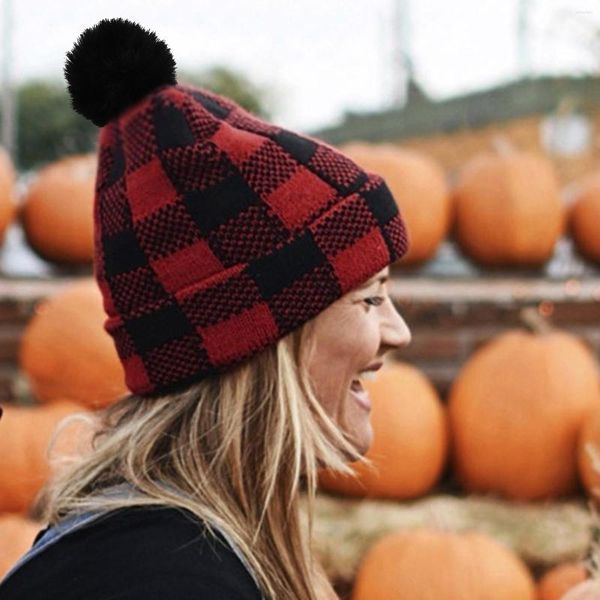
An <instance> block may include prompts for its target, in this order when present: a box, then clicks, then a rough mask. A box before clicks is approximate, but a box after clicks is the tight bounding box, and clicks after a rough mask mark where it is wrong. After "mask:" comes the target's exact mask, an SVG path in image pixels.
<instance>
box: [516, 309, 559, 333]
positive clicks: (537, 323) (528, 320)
mask: <svg viewBox="0 0 600 600" xmlns="http://www.w3.org/2000/svg"><path fill="white" fill-rule="evenodd" d="M519 317H520V319H521V321H523V323H524V324H525V325H526V326H527V327H529V329H530V330H531V331H532V332H533V333H539V334H545V333H551V332H552V331H554V327H552V325H551V324H550V323H549V322H548V320H547V319H545V318H544V317H543V316H542V315H540V313H539V312H538V310H537V308H535V307H534V306H526V307H524V308H522V309H521V311H520V313H519Z"/></svg>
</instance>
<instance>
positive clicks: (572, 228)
mask: <svg viewBox="0 0 600 600" xmlns="http://www.w3.org/2000/svg"><path fill="white" fill-rule="evenodd" d="M571 201H572V205H571V208H570V211H569V232H570V234H571V237H572V239H573V241H574V242H575V247H576V248H577V250H578V251H579V252H580V253H581V255H582V256H584V257H585V258H587V259H589V260H592V261H595V262H600V229H598V223H599V222H600V173H594V174H593V175H590V176H588V177H586V178H585V179H582V180H581V181H579V182H577V186H576V190H575V191H574V192H573V197H572V199H571Z"/></svg>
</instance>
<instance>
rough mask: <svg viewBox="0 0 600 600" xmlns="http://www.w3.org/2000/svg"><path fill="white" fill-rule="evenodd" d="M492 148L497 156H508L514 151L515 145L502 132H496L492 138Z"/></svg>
mask: <svg viewBox="0 0 600 600" xmlns="http://www.w3.org/2000/svg"><path fill="white" fill-rule="evenodd" d="M492 148H493V149H494V150H495V152H496V154H498V155H499V156H510V155H511V154H514V153H515V146H514V144H513V143H512V142H511V141H510V139H509V138H508V136H507V135H506V134H503V133H497V134H496V135H494V137H493V138H492Z"/></svg>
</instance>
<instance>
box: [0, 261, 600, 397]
mask: <svg viewBox="0 0 600 600" xmlns="http://www.w3.org/2000/svg"><path fill="white" fill-rule="evenodd" d="M71 280H72V278H62V279H52V280H46V281H45V280H33V279H31V280H27V279H22V280H7V279H3V280H1V281H0V402H3V401H7V400H15V399H20V398H21V397H22V396H26V393H27V383H26V381H25V380H24V379H23V377H22V376H20V375H19V369H18V347H19V339H20V335H21V333H22V331H23V328H24V327H25V325H26V323H27V321H28V320H29V318H31V316H32V314H33V311H34V308H35V304H36V302H37V301H38V300H39V299H41V298H43V297H45V296H47V295H49V294H52V293H55V292H56V291H58V290H59V289H60V288H61V287H63V286H64V285H66V284H67V283H69V282H70V281H71ZM389 290H390V294H391V296H392V299H393V301H394V303H395V305H396V307H397V308H398V310H399V311H400V313H401V314H402V316H403V317H404V319H405V320H406V322H407V324H408V326H409V327H410V329H411V332H412V341H411V344H410V345H409V346H408V347H406V348H403V349H402V350H400V351H398V352H396V353H395V354H394V355H393V357H394V358H396V359H399V360H405V361H408V362H410V363H411V364H414V365H416V366H417V367H419V368H420V369H422V370H423V371H424V373H425V374H426V375H427V376H428V377H429V378H430V379H431V380H432V382H433V383H434V385H435V386H436V388H437V389H438V391H439V393H440V394H441V396H442V397H443V398H444V399H445V398H446V397H447V392H448V389H449V386H450V384H451V383H452V380H453V378H454V377H455V375H456V373H457V371H458V370H459V369H460V367H461V366H462V365H463V364H464V362H465V361H466V360H467V358H468V356H469V355H470V354H471V353H472V352H473V351H474V350H475V349H476V348H478V347H479V346H480V345H481V344H483V343H485V342H487V341H488V340H490V339H491V338H492V337H493V336H494V335H497V334H499V333H501V332H503V331H506V330H507V329H509V328H512V327H518V326H522V322H521V320H520V317H519V313H520V311H521V309H522V308H523V307H525V306H535V307H537V308H538V311H539V312H540V313H541V314H544V315H547V316H548V317H549V319H550V320H551V322H552V323H553V324H554V325H555V326H556V327H560V328H562V329H564V330H567V331H569V332H571V333H573V334H575V335H578V336H580V337H581V338H582V339H583V340H584V342H585V343H586V344H588V345H589V347H590V348H591V349H593V351H594V352H595V353H596V355H597V356H598V353H599V352H600V277H588V278H585V279H574V278H572V279H568V280H564V281H552V280H548V279H545V278H536V277H527V278H525V277H494V278H491V277H488V278H476V279H467V278H464V279H453V280H444V279H440V278H431V277H430V278H428V277H418V278H415V277H413V278H411V277H406V276H405V275H404V274H403V273H402V272H401V271H398V270H396V268H393V269H392V279H391V282H390V285H389Z"/></svg>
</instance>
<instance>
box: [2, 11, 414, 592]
mask: <svg viewBox="0 0 600 600" xmlns="http://www.w3.org/2000/svg"><path fill="white" fill-rule="evenodd" d="M65 74H66V78H67V81H68V83H69V90H70V92H71V96H72V100H73V106H74V108H75V109H76V110H78V111H79V112H81V113H82V114H84V115H85V116H86V117H87V118H89V119H91V120H92V121H93V122H94V123H96V124H97V125H99V126H100V127H102V129H101V132H100V144H99V167H98V178H97V185H96V203H95V209H94V216H95V248H96V254H95V258H94V274H95V276H96V278H97V281H98V285H99V287H100V290H101V292H102V294H103V298H104V307H105V310H106V312H107V320H106V324H105V327H106V330H107V331H108V332H109V333H110V334H111V335H112V336H113V338H114V341H115V345H116V348H117V351H118V354H119V357H120V359H121V361H122V364H123V367H124V371H125V377H126V383H127V385H128V388H129V389H130V391H131V394H130V395H129V396H127V397H125V398H123V399H121V400H120V401H119V402H117V403H115V404H114V405H112V406H111V407H109V408H107V409H106V410H105V411H103V412H100V413H98V414H97V417H98V418H99V419H100V420H101V421H100V426H99V429H98V431H97V432H96V434H95V436H94V440H93V448H92V449H91V450H90V451H89V452H87V453H85V455H84V456H83V457H81V458H80V459H79V460H78V462H77V463H76V464H74V465H72V466H71V467H69V469H63V470H62V471H61V473H60V475H59V476H57V477H56V478H55V479H54V480H53V481H52V482H51V483H50V484H49V485H48V486H47V488H46V489H45V490H44V494H43V496H42V498H41V499H40V504H39V506H40V509H41V510H43V513H42V518H43V519H44V521H45V522H48V524H49V526H48V528H46V529H45V530H43V531H42V532H40V534H39V535H38V537H37V538H36V544H35V545H34V547H33V548H32V550H30V552H29V553H28V554H27V555H25V557H23V559H22V560H21V561H20V562H19V563H18V564H17V565H16V566H15V568H14V569H13V570H12V571H11V572H10V573H9V574H8V575H7V577H6V578H5V579H4V581H3V582H2V584H0V597H1V598H2V599H3V600H11V599H13V598H27V599H28V600H36V599H38V598H40V599H41V598H44V599H45V600H49V599H51V598H57V599H58V598H61V600H64V599H65V598H77V599H81V598H85V599H86V600H96V599H97V600H100V598H106V599H108V598H111V599H117V598H123V599H125V598H126V599H129V600H135V599H138V598H139V599H140V600H141V599H142V598H144V600H148V598H161V599H164V598H174V599H178V600H184V599H187V598H189V599H192V598H194V599H200V598H210V599H212V598H219V599H224V600H228V599H230V600H233V599H248V600H249V599H258V598H276V599H285V600H287V599H301V600H317V599H323V598H331V597H335V593H334V592H333V589H332V587H331V585H330V584H329V582H327V580H326V578H325V576H324V574H323V572H322V569H321V568H320V567H319V565H318V562H317V560H316V558H315V557H313V555H312V553H311V549H310V540H311V536H310V532H311V515H312V501H313V499H314V495H315V490H316V481H317V468H319V467H323V466H327V467H330V468H334V469H338V470H340V471H343V472H350V469H349V467H348V465H347V463H348V462H349V461H355V460H365V459H364V458H363V456H362V455H363V454H364V453H365V452H366V450H367V449H368V447H369V445H370V444H371V439H372V431H371V428H370V424H369V411H370V406H369V403H368V396H367V395H366V394H365V393H364V391H362V390H361V386H360V382H357V380H358V378H360V376H361V374H362V373H363V372H364V371H368V370H377V369H378V368H380V367H381V366H382V364H383V363H382V361H383V358H384V355H385V354H386V353H387V352H388V351H390V350H395V349H397V348H400V347H401V346H403V345H406V344H408V343H409V342H410V332H409V330H408V328H407V326H406V324H405V323H404V321H403V319H402V318H401V316H400V315H399V314H398V313H397V312H396V310H395V308H394V307H393V305H392V302H391V300H390V298H389V296H388V294H387V289H386V279H387V277H388V275H389V265H390V264H391V263H393V262H395V261H396V260H397V259H398V258H399V257H400V256H402V254H404V253H405V252H406V250H407V244H408V242H407V236H406V229H405V226H404V223H403V221H402V219H401V216H400V214H399V213H398V209H397V205H396V203H395V201H394V199H393V198H392V196H391V194H390V192H389V190H388V188H387V187H386V185H385V183H384V182H383V180H382V179H381V178H380V177H378V176H377V175H374V174H369V173H365V172H364V171H363V170H362V169H360V168H359V167H358V166H357V165H355V164H354V163H353V162H352V161H350V160H349V159H348V158H346V157H345V156H343V155H342V154H340V153H339V152H338V151H336V150H335V149H333V148H331V147H330V146H328V145H326V144H324V143H323V142H320V141H319V140H316V139H313V138H309V137H307V136H300V135H298V134H295V133H293V132H290V131H287V130H284V129H282V128H280V127H276V126H274V125H271V124H269V123H265V122H264V121H261V120H259V119H258V118H256V117H255V116H253V115H251V114H249V113H247V112H246V111H244V110H242V109H241V108H240V107H239V106H237V105H236V104H235V103H234V102H232V101H231V100H229V99H227V98H223V97H221V96H218V95H216V94H214V93H211V92H209V91H207V90H203V89H199V88H191V87H186V86H180V85H177V83H176V80H175V76H174V62H173V59H172V57H171V55H170V53H169V51H168V48H167V47H166V45H165V44H164V43H163V42H161V41H159V40H157V39H156V36H155V35H154V34H153V33H150V32H147V31H145V30H143V29H142V28H141V27H139V26H138V25H136V24H134V23H131V22H128V21H124V20H121V19H113V20H104V21H101V22H100V23H99V24H97V25H96V26H95V27H92V28H90V29H88V30H86V31H85V32H84V33H83V34H82V35H81V36H80V38H79V40H78V42H77V44H76V45H75V46H74V48H73V50H72V51H71V52H70V53H69V55H68V61H67V66H66V69H65ZM301 490H305V491H306V497H307V500H308V507H307V511H306V513H305V514H306V516H307V517H308V519H307V522H306V523H305V522H303V517H302V515H303V514H304V513H301V511H300V507H299V492H300V491H301Z"/></svg>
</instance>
